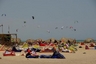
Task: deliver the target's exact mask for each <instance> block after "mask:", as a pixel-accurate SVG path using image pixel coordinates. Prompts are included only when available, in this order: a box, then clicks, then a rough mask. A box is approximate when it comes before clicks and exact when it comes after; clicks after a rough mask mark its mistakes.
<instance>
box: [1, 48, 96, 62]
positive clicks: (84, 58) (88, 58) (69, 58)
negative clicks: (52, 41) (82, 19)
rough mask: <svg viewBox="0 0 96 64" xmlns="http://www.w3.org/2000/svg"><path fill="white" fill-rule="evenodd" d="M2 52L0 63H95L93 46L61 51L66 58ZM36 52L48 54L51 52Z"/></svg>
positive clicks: (95, 56)
mask: <svg viewBox="0 0 96 64" xmlns="http://www.w3.org/2000/svg"><path fill="white" fill-rule="evenodd" d="M77 48H78V47H77ZM3 52H4V51H0V57H2V59H0V64H96V50H94V48H91V49H90V50H85V49H84V47H83V48H78V51H76V53H62V54H63V55H64V56H65V57H66V59H41V58H37V59H36V58H35V59H34V58H31V59H26V58H25V57H24V56H3V55H2V54H3ZM83 52H86V54H83ZM37 54H39V55H41V54H46V55H49V54H52V53H37Z"/></svg>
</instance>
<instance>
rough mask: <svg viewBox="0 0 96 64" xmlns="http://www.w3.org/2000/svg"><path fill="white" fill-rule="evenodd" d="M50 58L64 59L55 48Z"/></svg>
mask: <svg viewBox="0 0 96 64" xmlns="http://www.w3.org/2000/svg"><path fill="white" fill-rule="evenodd" d="M51 58H62V59H65V57H64V55H62V54H61V53H60V52H59V50H58V49H56V46H54V47H53V54H52V56H51Z"/></svg>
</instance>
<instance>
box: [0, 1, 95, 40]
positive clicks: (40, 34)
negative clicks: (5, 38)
mask: <svg viewBox="0 0 96 64" xmlns="http://www.w3.org/2000/svg"><path fill="white" fill-rule="evenodd" d="M0 14H1V15H2V14H6V16H0V24H3V32H4V33H8V26H10V33H17V35H18V38H21V40H27V39H29V38H32V39H38V38H42V39H49V38H56V39H60V38H62V37H67V38H75V39H86V38H93V39H96V35H95V34H96V1H95V0H0ZM32 16H34V18H35V19H32ZM24 21H26V23H24ZM76 21H78V22H76ZM74 22H75V23H74ZM70 26H72V27H73V28H72V29H70ZM56 27H58V29H55V28H56ZM62 27H63V29H61V28H62ZM16 29H18V32H16ZM74 29H76V31H74ZM49 31H50V33H49ZM0 33H2V28H1V27H0Z"/></svg>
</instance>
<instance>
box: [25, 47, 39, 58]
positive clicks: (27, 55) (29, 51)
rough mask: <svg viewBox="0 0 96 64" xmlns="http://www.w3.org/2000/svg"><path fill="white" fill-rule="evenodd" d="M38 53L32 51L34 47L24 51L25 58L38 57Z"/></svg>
mask: <svg viewBox="0 0 96 64" xmlns="http://www.w3.org/2000/svg"><path fill="white" fill-rule="evenodd" d="M38 57H39V55H37V53H36V52H35V51H34V49H33V50H32V51H31V50H28V52H27V53H26V58H38Z"/></svg>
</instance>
